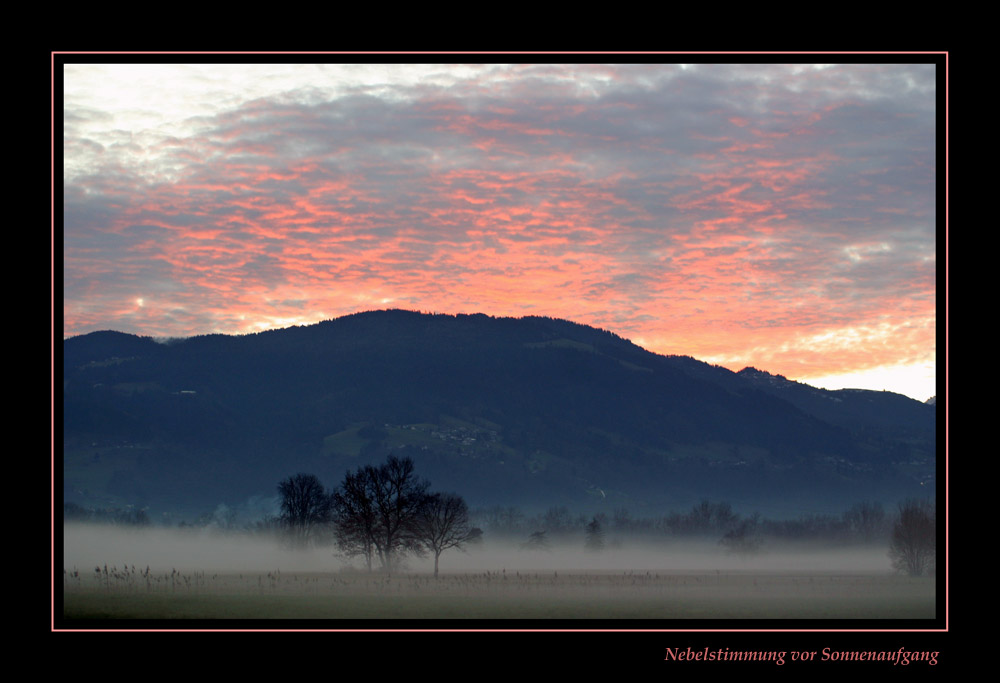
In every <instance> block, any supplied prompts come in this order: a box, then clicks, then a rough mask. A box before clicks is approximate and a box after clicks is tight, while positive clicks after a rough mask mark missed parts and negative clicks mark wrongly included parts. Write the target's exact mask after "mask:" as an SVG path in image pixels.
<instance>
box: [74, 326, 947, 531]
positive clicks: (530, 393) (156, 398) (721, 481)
mask: <svg viewBox="0 0 1000 683" xmlns="http://www.w3.org/2000/svg"><path fill="white" fill-rule="evenodd" d="M63 372H64V377H63V389H64V401H63V408H64V415H63V428H64V435H63V436H64V457H65V467H64V479H65V481H64V484H65V487H64V490H65V497H66V500H67V501H73V502H78V503H81V504H90V505H100V506H108V505H127V504H132V505H137V506H146V505H149V506H152V507H153V509H154V510H193V509H197V508H199V507H201V508H202V509H204V508H209V509H210V508H211V507H214V505H216V504H218V503H219V502H227V503H229V504H232V503H235V502H239V501H241V500H244V499H246V498H247V497H250V496H253V495H273V493H274V487H275V486H276V483H277V482H278V481H279V480H280V479H282V478H284V477H286V476H288V475H289V474H294V473H295V472H299V471H307V472H313V473H315V474H316V475H317V476H319V477H320V479H322V480H323V481H324V482H325V483H327V484H328V485H335V484H336V483H338V482H339V481H340V480H341V479H342V477H343V475H344V473H345V471H346V470H347V469H348V468H355V467H357V466H358V465H360V464H367V463H374V462H378V461H381V460H383V459H384V457H385V455H386V454H387V453H388V452H396V453H399V454H405V455H410V456H411V457H413V459H414V460H415V462H416V463H417V467H418V470H419V472H420V474H421V475H422V476H424V477H427V478H428V479H430V480H431V481H432V482H433V484H434V487H435V488H436V489H439V490H454V491H457V492H459V493H461V494H462V495H463V496H465V497H466V498H467V499H468V500H469V502H470V504H472V505H474V506H475V505H489V504H511V505H522V506H526V507H543V508H544V507H549V506H551V505H568V506H571V507H575V509H585V508H606V509H609V510H610V509H613V508H614V507H619V506H627V507H631V508H633V509H647V510H661V509H662V510H666V509H680V508H682V507H685V506H687V505H690V504H691V503H692V502H695V501H697V500H700V499H702V498H711V499H725V500H731V501H733V502H734V504H739V505H742V506H755V505H756V506H764V507H765V508H766V509H767V510H769V511H774V510H779V509H788V510H789V511H790V512H793V513H795V512H798V511H799V510H802V509H805V510H810V511H815V510H820V509H824V508H829V509H831V510H840V509H843V508H844V507H846V506H847V505H849V504H851V503H853V502H855V501H857V500H860V499H864V498H874V499H881V500H895V499H896V498H898V497H900V496H903V495H912V494H914V493H918V492H921V491H925V490H926V489H925V488H922V487H926V486H928V485H932V483H933V473H934V468H935V428H934V422H935V412H934V411H935V409H934V407H933V406H932V405H926V404H923V403H920V402H918V401H913V400H911V399H908V398H906V397H903V396H900V395H898V394H891V393H887V392H869V391H839V392H832V391H825V390H821V389H816V388H814V387H809V386H808V385H803V384H799V383H796V382H789V381H788V380H785V379H784V378H782V377H780V376H776V375H769V374H768V373H764V372H761V371H757V370H753V369H749V368H748V369H746V370H743V371H742V372H740V373H733V372H731V371H729V370H726V369H724V368H721V367H717V366H712V365H708V364H706V363H702V362H700V361H697V360H695V359H693V358H689V357H681V356H660V355H657V354H653V353H651V352H648V351H646V350H644V349H641V348H639V347H638V346H636V345H634V344H632V343H631V342H629V341H627V340H625V339H622V338H621V337H618V336H617V335H615V334H613V333H611V332H607V331H603V330H598V329H595V328H592V327H587V326H585V325H579V324H576V323H572V322H567V321H565V320H556V319H551V318H542V317H525V318H493V317H490V316H486V315H483V314H476V315H456V316H452V315H430V314H420V313H415V312H408V311H399V310H393V311H374V312H368V313H359V314H355V315H350V316H346V317H343V318H339V319H336V320H330V321H326V322H323V323H319V324H316V325H310V326H306V327H292V328H288V329H283V330H273V331H267V332H261V333H259V334H253V335H245V336H226V335H207V336H199V337H192V338H188V339H182V340H173V341H170V342H166V343H159V342H156V341H154V340H152V339H149V338H141V337H136V336H133V335H127V334H121V333H117V332H95V333H92V334H88V335H83V336H80V337H74V338H70V339H67V340H66V341H65V342H64V345H63Z"/></svg>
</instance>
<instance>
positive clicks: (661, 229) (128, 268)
mask: <svg viewBox="0 0 1000 683" xmlns="http://www.w3.org/2000/svg"><path fill="white" fill-rule="evenodd" d="M935 93H936V83H935V71H934V66H933V65H923V64H915V65H906V64H902V65H899V64H897V65H823V66H819V65H815V66H814V65H793V66H783V65H754V66H749V65H748V66H738V65H686V66H685V67H684V68H681V67H680V66H677V65H669V64H666V65H658V64H650V65H556V64H520V65H501V64H489V65H461V66H459V65H338V64H332V65H330V64H315V65H314V64H302V65H202V66H198V65H141V64H135V65H100V64H92V65H75V64H68V65H66V66H65V68H64V118H65V127H64V152H65V155H64V159H65V165H64V169H63V170H64V196H63V202H64V209H65V213H64V244H63V247H64V262H63V265H64V292H63V294H64V317H63V324H64V332H65V335H66V336H73V335H77V334H84V333H86V332H91V331H95V330H99V329H115V330H119V331H123V332H132V333H136V334H142V335H147V336H153V337H188V336H193V335H197V334H208V333H217V332H221V333H226V334H239V333H247V332H255V331H260V330H262V329H269V328H273V327H288V326H290V325H305V324H311V323H316V322H319V321H321V320H327V319H331V318H337V317H340V316H343V315H347V314H350V313H355V312H358V311H362V310H372V309H382V308H404V309H409V310H424V311H434V312H440V313H450V314H455V313H486V314H488V315H494V316H515V317H520V316H525V315H547V316H552V317H557V318H565V319H568V320H572V321H574V322H578V323H583V324H588V325H593V326H596V327H601V328H604V329H607V330H610V331H613V332H615V333H616V334H619V335H621V336H622V337H625V338H628V339H631V340H632V341H634V342H635V343H636V344H638V345H640V346H642V347H644V348H646V349H648V350H650V351H653V352H656V353H663V354H680V355H688V356H693V357H695V358H698V359H699V360H703V361H706V362H712V363H716V364H719V365H722V366H724V367H728V368H730V369H734V370H739V369H741V368H742V367H744V366H754V367H757V368H759V369H761V370H766V371H768V372H771V373H774V374H781V375H784V376H786V377H788V378H789V379H795V380H798V381H804V382H807V383H809V384H813V385H816V386H823V384H822V382H824V381H826V382H832V383H834V385H831V386H827V388H840V386H844V385H840V386H837V385H836V383H837V382H841V381H844V382H856V383H858V384H857V388H875V389H887V390H890V391H896V392H898V393H903V394H906V395H909V396H911V397H913V398H917V399H918V400H926V399H927V398H929V397H930V396H933V395H935V393H936V389H935V386H934V373H935V364H936V326H937V318H936V282H935V278H936V224H935V220H936V207H935V200H936V195H935V186H936V171H935V168H936V159H935V139H934V136H935V129H934V119H935V115H936V112H935V98H936V94H935ZM866 383H867V384H866ZM880 384H883V385H884V386H879V385H880Z"/></svg>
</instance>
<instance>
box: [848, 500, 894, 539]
mask: <svg viewBox="0 0 1000 683" xmlns="http://www.w3.org/2000/svg"><path fill="white" fill-rule="evenodd" d="M844 522H845V523H846V524H847V526H848V528H849V529H850V531H851V533H852V534H854V536H855V537H856V538H858V539H860V540H862V541H864V542H865V543H871V542H872V541H873V540H875V539H876V538H880V537H881V538H882V539H883V540H884V538H885V536H884V535H883V530H884V529H885V510H883V509H882V504H881V503H878V502H872V501H868V500H866V501H862V502H860V503H855V504H854V505H852V506H851V508H850V509H849V510H847V511H846V512H845V513H844Z"/></svg>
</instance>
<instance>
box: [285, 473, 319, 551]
mask: <svg viewBox="0 0 1000 683" xmlns="http://www.w3.org/2000/svg"><path fill="white" fill-rule="evenodd" d="M278 493H279V494H280V495H281V517H280V520H281V525H282V527H283V528H284V529H285V531H286V533H287V534H288V537H289V539H290V540H291V541H292V544H293V545H294V546H296V547H299V548H303V547H305V546H306V545H308V543H309V542H310V540H312V538H313V537H314V535H315V534H316V532H317V530H318V529H320V528H321V527H323V526H325V525H326V523H327V522H329V521H330V510H331V500H330V496H329V494H327V492H326V490H325V489H324V488H323V484H321V483H320V481H319V479H317V478H316V476H315V475H312V474H304V473H299V474H296V475H295V476H294V477H288V478H287V479H285V480H283V481H282V482H281V483H279V484H278Z"/></svg>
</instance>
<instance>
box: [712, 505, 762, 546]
mask: <svg viewBox="0 0 1000 683" xmlns="http://www.w3.org/2000/svg"><path fill="white" fill-rule="evenodd" d="M719 543H720V544H722V545H723V546H725V548H726V550H727V551H729V552H730V553H733V554H735V555H744V556H747V555H755V554H757V552H758V551H759V550H760V547H761V545H762V544H763V538H762V537H761V533H760V513H757V512H755V513H753V515H751V516H750V517H747V518H745V519H742V520H740V521H738V522H736V524H735V526H734V527H733V528H732V529H730V530H729V531H727V532H726V533H725V534H724V535H723V537H722V538H721V539H719Z"/></svg>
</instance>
